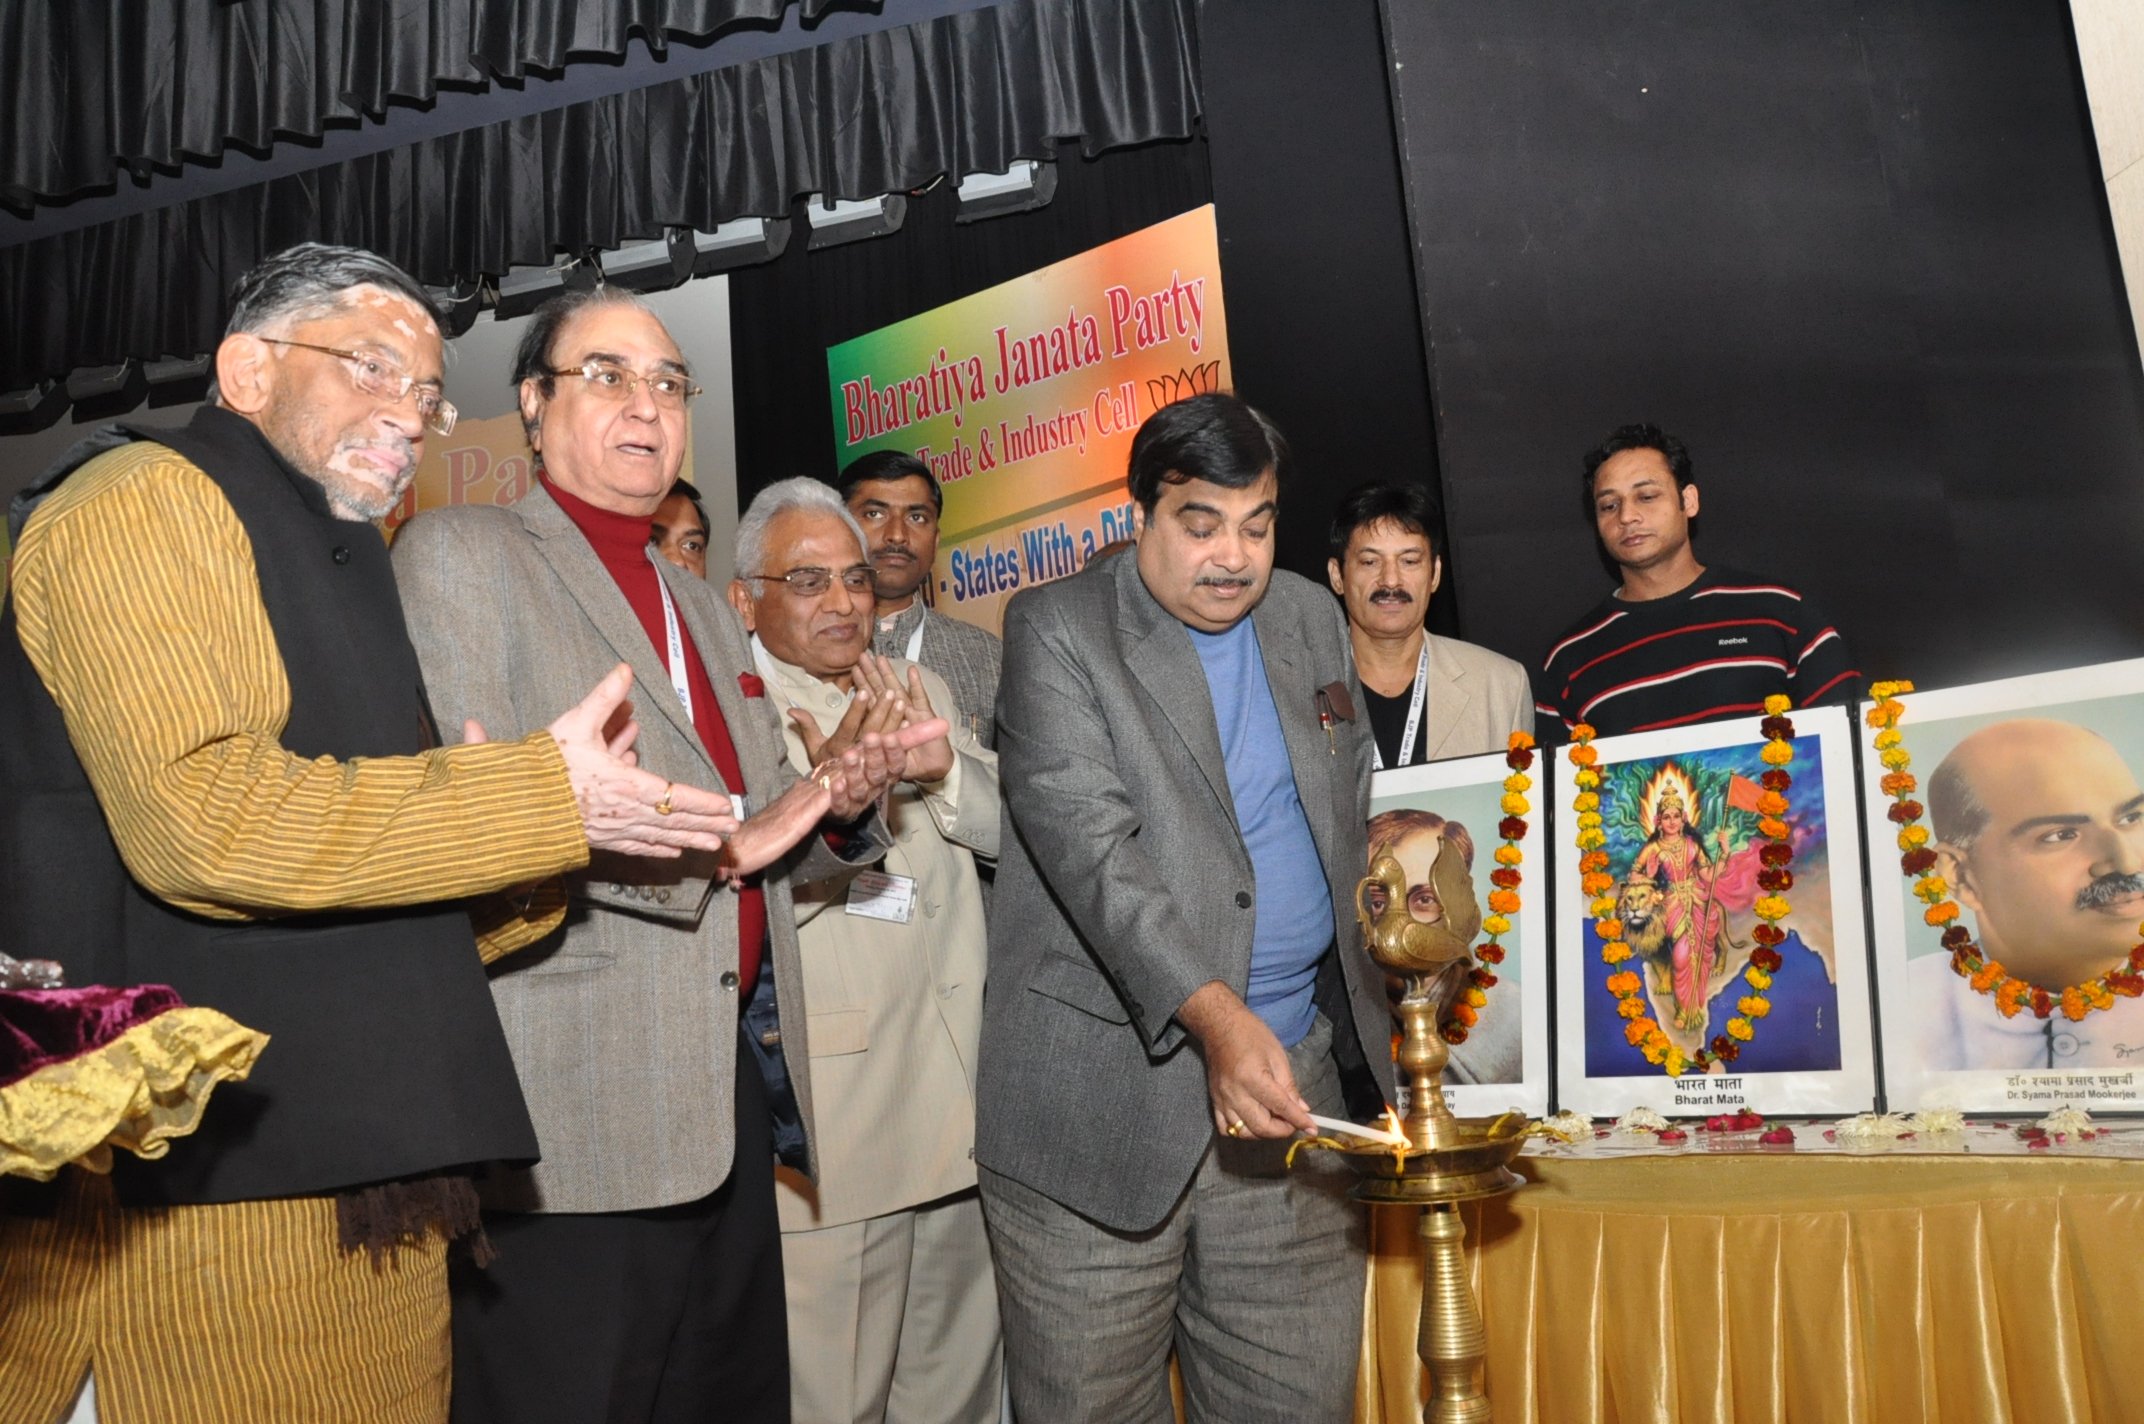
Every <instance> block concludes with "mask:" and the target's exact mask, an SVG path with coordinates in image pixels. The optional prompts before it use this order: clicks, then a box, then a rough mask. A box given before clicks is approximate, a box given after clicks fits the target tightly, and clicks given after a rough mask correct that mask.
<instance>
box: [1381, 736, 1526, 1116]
mask: <svg viewBox="0 0 2144 1424" xmlns="http://www.w3.org/2000/svg"><path fill="white" fill-rule="evenodd" d="M1545 761H1546V757H1543V756H1537V757H1536V759H1535V763H1534V770H1533V773H1532V774H1533V775H1534V776H1535V777H1536V778H1538V777H1539V775H1540V769H1541V766H1542V765H1543V764H1544V763H1545ZM1511 774H1512V768H1511V767H1510V766H1508V765H1506V764H1505V760H1504V757H1503V756H1502V754H1496V755H1491V756H1478V757H1465V758H1462V759H1460V760H1456V761H1441V762H1431V763H1429V764H1427V765H1423V766H1410V767H1403V768H1399V769H1397V770H1393V771H1380V772H1377V773H1376V774H1374V775H1373V776H1372V777H1371V778H1370V859H1371V861H1372V863H1375V862H1376V861H1377V860H1378V859H1379V857H1381V856H1390V857H1392V858H1393V859H1394V860H1396V861H1397V862H1399V865H1400V868H1401V873H1402V876H1403V878H1404V882H1405V886H1406V891H1405V901H1404V905H1403V906H1399V905H1393V904H1390V903H1388V892H1387V891H1386V890H1385V889H1384V888H1383V887H1380V886H1375V885H1373V886H1369V887H1367V888H1366V890H1365V892H1364V897H1363V908H1365V909H1366V910H1367V911H1368V912H1369V913H1370V914H1372V915H1373V916H1374V915H1378V914H1400V913H1405V914H1406V915H1408V916H1409V917H1410V918H1412V919H1413V920H1414V921H1415V922H1417V923H1421V924H1430V925H1435V926H1439V927H1444V928H1449V929H1452V930H1453V931H1454V933H1456V934H1459V935H1461V936H1462V937H1464V938H1465V939H1467V940H1469V941H1471V942H1472V944H1473V945H1474V946H1475V947H1476V948H1477V949H1478V948H1479V946H1480V944H1481V943H1482V941H1483V940H1485V939H1486V938H1487V936H1486V935H1485V934H1484V933H1483V932H1482V931H1481V930H1480V928H1479V927H1480V926H1481V924H1482V922H1483V920H1484V919H1485V918H1487V917H1488V914H1489V913H1490V896H1491V895H1492V894H1495V893H1496V891H1497V890H1498V889H1500V888H1502V887H1500V886H1498V885H1496V884H1495V883H1494V882H1493V881H1492V879H1491V877H1492V876H1494V875H1496V874H1497V872H1498V871H1499V870H1500V869H1502V870H1516V871H1517V872H1518V878H1519V883H1518V885H1517V887H1516V890H1515V893H1516V894H1517V895H1518V897H1519V909H1518V911H1517V912H1516V913H1514V914H1510V915H1507V916H1505V917H1504V918H1505V919H1506V920H1508V922H1509V923H1510V926H1511V927H1510V929H1508V930H1506V931H1505V932H1504V933H1503V934H1502V935H1500V936H1499V937H1498V941H1499V947H1500V948H1501V949H1502V951H1503V956H1504V957H1503V959H1502V960H1501V962H1498V963H1496V964H1494V965H1485V964H1479V963H1478V962H1477V967H1479V968H1482V969H1485V970H1487V971H1488V973H1489V974H1490V975H1491V976H1493V977H1494V979H1495V981H1496V982H1495V983H1494V984H1492V985H1489V986H1488V987H1487V988H1485V989H1483V990H1482V995H1481V997H1482V1002H1481V1004H1480V1005H1478V1006H1473V1016H1474V1020H1475V1021H1474V1022H1473V1023H1472V1024H1471V1025H1466V1026H1465V1033H1466V1041H1465V1042H1463V1043H1458V1044H1454V1045H1452V1048H1451V1055H1452V1056H1451V1062H1450V1063H1449V1065H1447V1066H1446V1068H1445V1070H1444V1097H1445V1101H1446V1102H1447V1103H1449V1104H1450V1105H1451V1109H1452V1111H1453V1112H1455V1113H1457V1114H1459V1115H1460V1116H1461V1117H1474V1116H1486V1115H1493V1114H1495V1113H1500V1112H1503V1111H1506V1110H1507V1109H1513V1108H1516V1109H1518V1110H1519V1111H1521V1112H1524V1113H1526V1114H1527V1115H1528V1116H1531V1117H1539V1116H1540V1115H1541V1114H1543V1113H1545V1112H1547V1111H1548V1106H1549V1042H1548V941H1549V921H1548V905H1549V894H1548V889H1549V866H1548V855H1547V840H1546V836H1545V835H1544V825H1545V823H1546V821H1547V819H1548V818H1547V817H1546V816H1543V815H1539V814H1535V815H1529V816H1527V817H1525V818H1523V819H1524V820H1525V823H1526V829H1525V834H1523V835H1522V836H1520V837H1519V838H1518V839H1517V840H1515V841H1513V842H1512V843H1511V845H1512V847H1513V850H1514V851H1515V858H1516V859H1517V861H1518V864H1517V865H1516V866H1510V865H1505V864H1503V862H1502V861H1499V860H1498V858H1497V853H1498V851H1500V850H1502V849H1503V848H1504V846H1505V841H1504V838H1503V836H1502V834H1501V832H1500V827H1502V826H1503V824H1504V821H1505V813H1504V811H1503V808H1502V804H1501V803H1502V801H1503V798H1504V795H1505V791H1504V780H1505V778H1506V777H1509V776H1510V775H1511ZM1530 799H1532V798H1530ZM1535 804H1536V805H1537V806H1538V804H1539V802H1538V801H1536V802H1535ZM1440 857H1443V858H1448V863H1447V864H1446V865H1445V866H1444V867H1443V872H1442V874H1439V873H1438V861H1439V859H1440ZM1513 858H1514V856H1513V855H1512V854H1506V855H1505V856H1504V858H1503V859H1504V860H1505V861H1508V860H1511V859H1513ZM1505 879H1506V880H1507V881H1508V880H1509V879H1510V877H1509V875H1506V876H1505ZM1440 886H1442V887H1443V889H1442V890H1441V891H1440V889H1439V887H1440Z"/></svg>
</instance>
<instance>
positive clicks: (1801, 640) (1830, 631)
mask: <svg viewBox="0 0 2144 1424" xmlns="http://www.w3.org/2000/svg"><path fill="white" fill-rule="evenodd" d="M1586 503H1587V507H1588V508H1589V509H1591V510H1592V512H1593V527H1594V529H1595V531H1596V532H1598V533H1599V535H1600V539H1601V545H1602V547H1603V548H1605V549H1606V550H1607V551H1608V556H1609V557H1610V558H1611V559H1613V560H1615V562H1616V563H1617V565H1618V566H1620V567H1621V569H1622V573H1623V582H1622V584H1621V586H1620V587H1618V588H1617V589H1615V590H1614V591H1613V592H1612V593H1610V594H1609V595H1608V596H1607V597H1606V598H1604V599H1602V600H1601V601H1600V602H1599V603H1598V604H1596V605H1595V606H1594V607H1593V608H1592V609H1591V610H1590V611H1588V612H1587V614H1586V615H1585V616H1584V617H1583V618H1581V619H1579V620H1578V621H1577V622H1576V623H1573V624H1572V625H1571V626H1570V628H1568V629H1567V630H1565V632H1564V634H1563V635H1562V636H1561V637H1559V638H1558V639H1557V640H1556V641H1555V642H1554V643H1553V644H1552V645H1551V646H1550V647H1549V650H1548V656H1547V657H1546V658H1544V659H1543V660H1542V665H1541V670H1542V675H1541V676H1540V677H1539V678H1538V679H1536V680H1535V683H1534V686H1535V688H1536V689H1537V690H1538V694H1539V700H1538V701H1537V703H1536V704H1535V711H1536V712H1538V713H1539V714H1540V719H1541V736H1542V739H1543V740H1544V741H1549V740H1554V741H1562V740H1564V739H1565V735H1566V734H1567V733H1568V731H1569V729H1570V728H1571V727H1572V726H1573V725H1574V724H1576V723H1578V722H1581V721H1583V722H1590V723H1592V724H1593V726H1594V727H1596V728H1598V729H1599V731H1600V732H1601V734H1602V735H1604V736H1612V735H1614V734H1616V733H1619V732H1643V731H1650V730H1652V729H1654V728H1658V727H1679V726H1683V725H1686V724H1688V723H1691V722H1705V721H1710V720H1712V719H1713V718H1717V717H1739V716H1747V715H1752V714H1755V713H1757V712H1759V711H1761V710H1762V709H1763V706H1764V699H1765V698H1766V697H1767V696H1769V695H1770V694H1772V693H1775V692H1783V693H1785V694H1786V695H1787V696H1789V697H1791V698H1793V699H1794V705H1795V706H1797V707H1807V706H1812V705H1814V704H1817V703H1821V702H1844V701H1847V700H1849V699H1851V698H1852V697H1854V696H1855V695H1856V694H1857V693H1858V692H1859V690H1860V674H1859V673H1858V672H1857V671H1856V670H1855V667H1854V662H1853V656H1852V654H1850V653H1849V652H1848V651H1847V649H1846V642H1845V640H1844V639H1843V638H1841V637H1840V636H1839V633H1838V630H1837V629H1836V628H1835V627H1833V626H1832V623H1831V620H1830V619H1828V618H1826V617H1825V616H1824V615H1823V614H1822V613H1821V612H1819V611H1818V610H1817V609H1816V608H1815V607H1814V606H1813V605H1811V603H1810V602H1809V600H1808V599H1806V598H1804V597H1802V595H1801V594H1800V593H1798V592H1796V591H1795V590H1794V589H1792V588H1789V587H1788V586H1787V585H1786V584H1783V583H1781V582H1779V581H1778V580H1776V579H1768V578H1756V577H1753V576H1751V575H1748V574H1745V573H1742V572H1740V571H1738V570H1734V569H1728V568H1723V567H1721V566H1719V565H1716V564H1715V565H1712V566H1711V567H1707V566H1705V565H1703V564H1700V563H1698V561H1697V555H1696V553H1695V552H1694V551H1693V550H1692V549H1691V547H1690V521H1691V520H1692V519H1695V518H1696V517H1697V508H1698V498H1697V485H1696V484H1695V483H1694V482H1693V479H1692V475H1691V470H1690V452H1689V451H1688V450H1687V449H1685V448H1684V447H1683V443H1682V442H1681V441H1680V440H1677V439H1676V438H1675V437H1674V436H1672V435H1669V434H1667V433H1666V432H1664V431H1662V430H1661V429H1660V428H1659V427H1657V426H1652V425H1626V426H1623V427H1622V428H1620V429H1618V430H1617V431H1615V432H1614V433H1613V434H1611V435H1610V436H1609V437H1608V438H1607V440H1605V441H1603V442H1602V443H1601V445H1600V447H1599V448H1598V449H1596V450H1594V451H1593V452H1592V453H1590V454H1588V455H1587V456H1586Z"/></svg>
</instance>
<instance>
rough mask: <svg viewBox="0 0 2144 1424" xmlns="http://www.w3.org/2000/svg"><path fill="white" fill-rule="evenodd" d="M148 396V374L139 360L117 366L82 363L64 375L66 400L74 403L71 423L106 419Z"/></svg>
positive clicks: (129, 408)
mask: <svg viewBox="0 0 2144 1424" xmlns="http://www.w3.org/2000/svg"><path fill="white" fill-rule="evenodd" d="M148 395H149V377H148V375H147V373H146V372H144V371H143V370H142V366H141V362H139V361H122V362H120V363H119V364H118V365H116V366H85V367H83V368H82V369H81V370H78V371H76V372H74V373H73V374H72V375H70V376H68V377H67V399H68V400H69V401H71V402H73V404H74V423H75V424H77V425H81V424H83V423H84V422H86V421H91V420H109V419H110V418H111V417H113V416H115V415H125V414H126V413H127V412H128V411H130V410H132V409H134V407H136V406H138V405H140V404H141V403H142V402H143V401H144V400H146V399H147V398H148Z"/></svg>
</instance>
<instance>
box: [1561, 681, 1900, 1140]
mask: <svg viewBox="0 0 2144 1424" xmlns="http://www.w3.org/2000/svg"><path fill="white" fill-rule="evenodd" d="M1764 725H1765V723H1763V722H1762V721H1761V720H1760V719H1759V718H1756V717H1748V718H1736V719H1732V720H1729V721H1724V722H1709V723H1704V724H1700V725H1697V726H1691V727H1678V728H1670V729H1667V730H1663V731H1656V732H1639V733H1634V734H1632V735H1629V736H1623V737H1605V738H1601V739H1600V740H1598V741H1596V742H1594V743H1593V748H1592V749H1593V751H1594V752H1595V753H1596V754H1597V757H1598V760H1597V762H1596V764H1595V766H1594V768H1593V770H1594V771H1595V772H1596V773H1597V774H1598V776H1599V785H1598V787H1597V788H1593V789H1591V790H1590V792H1589V790H1588V789H1585V788H1581V787H1580V786H1579V784H1578V781H1577V779H1576V775H1575V768H1574V767H1573V766H1572V765H1571V763H1570V760H1569V752H1570V748H1567V747H1566V748H1558V749H1557V766H1556V768H1555V771H1554V773H1553V774H1554V776H1555V778H1556V783H1555V784H1556V793H1555V794H1556V806H1557V812H1558V815H1557V828H1556V833H1555V834H1556V840H1557V846H1556V850H1557V854H1558V870H1557V890H1556V893H1557V923H1556V930H1557V936H1556V950H1555V962H1556V1034H1557V1062H1556V1097H1557V1103H1558V1106H1559V1107H1562V1108H1566V1109H1571V1110H1575V1111H1577V1112H1582V1113H1586V1114H1589V1115H1591V1116H1596V1117H1618V1116H1621V1115H1622V1114H1624V1113H1627V1112H1629V1111H1631V1110H1632V1109H1634V1108H1639V1107H1647V1108H1652V1109H1654V1110H1656V1111H1658V1112H1661V1113H1664V1114H1666V1115H1668V1116H1671V1117H1674V1116H1685V1117H1689V1116H1709V1115H1712V1114H1714V1113H1719V1112H1727V1111H1733V1110H1735V1109H1738V1108H1744V1107H1747V1108H1750V1109H1752V1110H1754V1111H1757V1112H1761V1113H1772V1114H1781V1113H1784V1114H1808V1115H1814V1116H1824V1115H1831V1114H1846V1113H1856V1112H1865V1111H1867V1110H1868V1109H1869V1108H1870V1107H1872V1106H1873V1105H1874V1103H1875V1099H1876V1072H1875V1054H1874V1039H1873V1031H1872V1028H1871V1017H1870V1008H1869V1001H1870V991H1869V962H1868V939H1867V931H1866V910H1865V906H1864V904H1863V901H1862V895H1861V837H1860V811H1859V807H1858V803H1857V801H1856V798H1855V782H1854V746H1853V725H1852V722H1851V720H1850V714H1849V712H1848V710H1847V709H1845V708H1843V707H1822V708H1812V709H1807V710H1803V711H1796V712H1792V713H1790V714H1789V722H1788V723H1787V724H1782V726H1781V728H1780V737H1779V739H1778V740H1777V742H1776V743H1775V742H1774V741H1773V740H1772V739H1770V738H1768V737H1767V735H1766V734H1765V732H1764V731H1763V730H1762V728H1763V726H1764ZM1789 731H1791V736H1789V735H1787V733H1788V732H1789ZM1788 748H1791V757H1788V756H1787V754H1786V749H1788ZM1781 773H1784V775H1781ZM1544 774H1547V773H1546V772H1545V773H1544ZM1588 794H1591V795H1593V796H1596V797H1597V801H1589V802H1587V803H1585V806H1584V808H1583V809H1582V808H1581V806H1580V804H1579V798H1580V797H1581V796H1582V795H1588ZM1582 815H1587V816H1590V815H1598V817H1599V821H1598V823H1597V824H1593V826H1592V828H1593V829H1595V830H1597V832H1598V840H1599V844H1598V845H1597V846H1594V847H1593V848H1592V849H1593V851H1594V852H1595V863H1594V865H1593V866H1592V867H1591V869H1590V870H1587V869H1585V868H1583V867H1582V860H1581V856H1580V853H1579V848H1578V846H1577V845H1576V844H1575V842H1574V836H1575V834H1576V833H1577V832H1578V831H1579V830H1581V829H1585V827H1582V826H1581V823H1580V817H1581V816H1582ZM1588 875H1590V876H1591V880H1590V881H1589V880H1588V878H1587V877H1588ZM1597 911H1598V913H1596V912H1597ZM1604 931H1605V933H1604ZM1708 1060H1709V1061H1708ZM1678 1069H1679V1070H1680V1071H1675V1070H1678Z"/></svg>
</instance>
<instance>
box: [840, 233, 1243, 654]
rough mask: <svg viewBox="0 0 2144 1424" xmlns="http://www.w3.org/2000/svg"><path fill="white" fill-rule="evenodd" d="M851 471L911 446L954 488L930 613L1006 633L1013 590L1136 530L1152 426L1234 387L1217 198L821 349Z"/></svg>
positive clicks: (1060, 573)
mask: <svg viewBox="0 0 2144 1424" xmlns="http://www.w3.org/2000/svg"><path fill="white" fill-rule="evenodd" d="M827 384H828V393H829V395H830V397H831V402H832V409H833V419H834V445H835V449H836V451H837V452H838V454H839V457H840V461H841V463H843V464H847V463H848V462H849V461H850V460H852V459H854V458H856V457H857V456H858V455H862V454H865V453H867V452H870V451H873V450H888V449H892V450H905V451H908V452H910V453H912V454H914V455H915V456H916V457H917V458H918V459H921V460H923V461H924V462H925V463H927V464H928V465H929V466H930V467H931V469H932V470H933V471H934V472H935V473H936V474H937V476H938V481H939V483H940V485H941V486H942V487H943V489H944V491H945V512H944V514H943V515H942V516H941V518H940V521H939V528H940V531H941V532H940V534H939V538H938V558H937V562H936V564H935V565H934V566H933V567H932V570H931V577H930V580H929V581H928V582H927V583H926V584H925V585H924V587H925V590H926V596H927V597H928V598H929V599H930V602H931V604H932V606H933V607H934V608H936V609H937V610H938V611H939V612H941V613H945V614H949V615H951V616H952V617H955V618H960V619H963V620H965V621H967V622H970V623H974V624H977V625H979V626H981V627H984V628H987V629H989V630H990V631H991V632H996V631H997V630H998V625H999V621H1000V619H1001V618H1002V616H1003V612H1004V604H1005V600H1006V598H1007V597H1009V596H1010V595H1011V594H1013V593H1014V592H1016V591H1018V590H1019V589H1022V588H1025V587H1027V586H1029V585H1030V584H1037V583H1046V582H1048V581H1049V580H1051V579H1058V578H1063V577H1065V576H1066V575H1068V574H1072V573H1077V572H1078V571H1079V570H1080V569H1082V568H1084V567H1086V564H1087V561H1088V560H1089V559H1091V558H1093V557H1094V555H1095V553H1096V551H1098V550H1100V549H1103V548H1106V547H1107V546H1108V545H1110V544H1113V543H1115V542H1116V541H1118V540H1120V539H1128V538H1130V537H1131V533H1132V524H1131V500H1130V497H1129V495H1127V494H1126V492H1125V486H1124V472H1125V464H1126V461H1127V459H1128V457H1129V455H1130V453H1131V442H1132V434H1133V432H1134V431H1136V430H1137V429H1138V428H1139V424H1140V422H1141V421H1143V420H1145V419H1146V417H1147V416H1149V415H1152V414H1153V413H1154V411H1155V410H1156V409H1157V408H1159V407H1161V406H1164V405H1167V404H1168V403H1170V402H1171V401H1174V400H1179V399H1181V398H1182V397H1184V396H1187V395H1193V394H1196V393H1198V392H1201V391H1214V390H1225V389H1227V388H1228V386H1229V384H1230V382H1229V372H1228V326H1227V319H1226V317H1225V316H1224V314H1223V312H1222V308H1221V260H1220V244H1219V241H1218V240H1217V238H1216V237H1215V233H1214V220H1213V209H1212V207H1211V206H1208V207H1203V208H1198V209H1195V210H1193V211H1191V212H1188V213H1185V214H1183V215H1182V216H1180V217H1175V218H1171V219H1169V220H1168V221H1167V222H1162V223H1157V224H1155V225H1154V226H1153V227H1150V228H1146V229H1144V230H1143V231H1140V232H1135V233H1133V234H1131V235H1130V236H1129V237H1124V238H1119V239H1118V240H1117V241H1115V242H1111V243H1107V244H1105V245H1104V246H1101V247H1097V248H1093V249H1091V250H1089V251H1087V252H1083V253H1081V254H1080V255H1079V256H1077V257H1072V258H1068V259H1066V260H1065V261H1063V262H1058V263H1054V264H1052V265H1051V266H1048V267H1044V268H1042V269H1041V270H1039V271H1036V272H1031V273H1029V274H1028V275H1026V276H1024V277H1017V278H1015V279H1013V280H1012V281H1010V282H1006V283H1003V284H1001V285H999V286H995V287H991V288H989V289H988V290H986V291H981V292H977V293H976V294H975V295H974V296H971V297H965V298H962V299H961V300H960V301H957V302H950V303H948V304H946V305H945V306H942V307H939V308H937V309H936V310H934V311H928V312H924V313H923V314H922V315H920V316H914V317H910V318H909V319H907V320H906V321H901V322H896V323H895V324H893V325H892V326H886V327H881V328H880V329H879V330H877V331H874V332H871V333H869V334H867V335H864V336H859V337H857V338H856V339H854V340H853V341H846V342H843V343H842V344H841V345H839V346H835V347H832V348H830V349H829V350H828V351H827Z"/></svg>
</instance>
